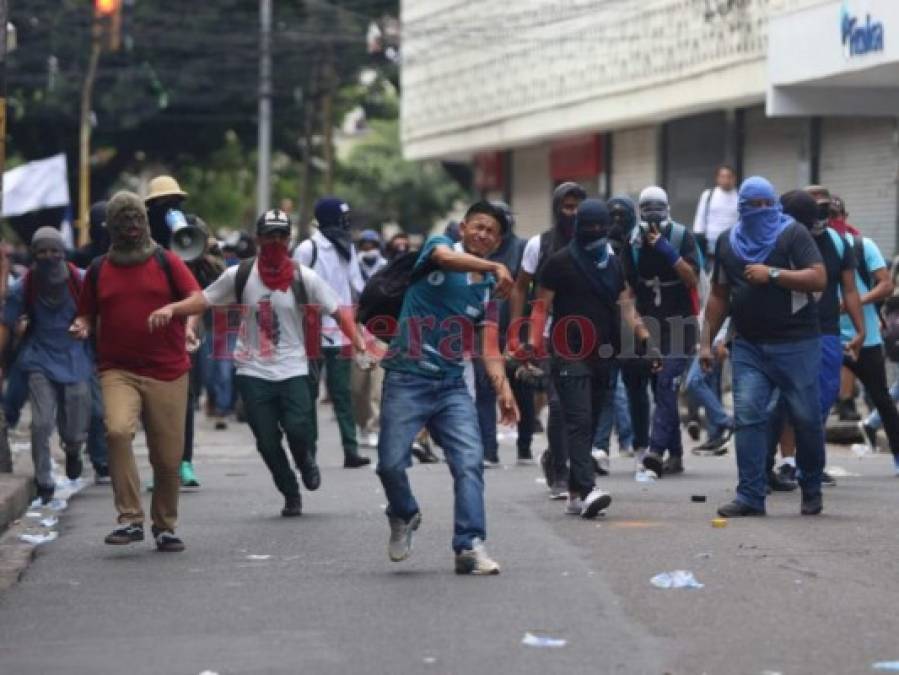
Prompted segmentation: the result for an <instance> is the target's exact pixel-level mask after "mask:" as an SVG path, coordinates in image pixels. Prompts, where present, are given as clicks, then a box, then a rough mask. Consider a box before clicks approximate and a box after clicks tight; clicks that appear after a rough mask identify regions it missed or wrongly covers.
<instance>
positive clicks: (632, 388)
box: [621, 360, 652, 450]
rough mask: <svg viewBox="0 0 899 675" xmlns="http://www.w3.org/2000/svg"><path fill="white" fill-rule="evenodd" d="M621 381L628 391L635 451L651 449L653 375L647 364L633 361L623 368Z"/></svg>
mask: <svg viewBox="0 0 899 675" xmlns="http://www.w3.org/2000/svg"><path fill="white" fill-rule="evenodd" d="M621 379H622V380H624V386H625V388H626V389H627V400H628V405H629V407H630V413H631V426H632V428H633V433H634V449H635V450H637V449H639V450H645V449H646V448H648V447H649V421H650V420H649V413H650V410H651V407H650V404H649V389H648V387H649V382H650V380H651V379H652V375H651V374H650V372H649V367H648V365H647V364H646V363H643V362H640V361H636V360H632V361H630V362H627V363H625V364H624V365H622V366H621Z"/></svg>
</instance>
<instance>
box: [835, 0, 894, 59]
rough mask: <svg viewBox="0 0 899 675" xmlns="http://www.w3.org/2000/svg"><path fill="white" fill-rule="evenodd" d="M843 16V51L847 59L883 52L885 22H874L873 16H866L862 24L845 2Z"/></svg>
mask: <svg viewBox="0 0 899 675" xmlns="http://www.w3.org/2000/svg"><path fill="white" fill-rule="evenodd" d="M841 14H842V22H841V23H842V36H843V51H844V52H845V54H846V56H847V57H849V58H852V57H854V56H864V55H865V54H871V53H873V52H882V51H883V34H884V28H883V22H881V21H873V20H872V19H871V15H870V14H866V15H865V21H864V23H862V22H861V21H860V20H859V18H858V17H857V16H855V15H854V14H852V13H850V11H849V7H848V4H847V3H845V2H844V3H843V9H842V12H841Z"/></svg>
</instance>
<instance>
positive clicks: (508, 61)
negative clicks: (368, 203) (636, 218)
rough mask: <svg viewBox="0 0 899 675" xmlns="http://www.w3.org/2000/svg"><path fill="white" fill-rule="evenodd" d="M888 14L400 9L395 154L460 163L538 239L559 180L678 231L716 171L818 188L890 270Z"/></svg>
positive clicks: (795, 2) (897, 196)
mask: <svg viewBox="0 0 899 675" xmlns="http://www.w3.org/2000/svg"><path fill="white" fill-rule="evenodd" d="M897 12H899V3H896V2H894V1H893V0H855V1H853V0H845V1H841V0H826V1H825V0H644V1H641V2H631V1H619V0H567V1H563V0H518V1H517V2H515V3H494V2H490V1H489V0H428V1H427V2H417V1H415V2H413V1H409V0H407V1H406V2H404V3H403V54H404V57H403V58H404V63H403V73H402V138H403V144H404V151H405V153H406V155H407V157H409V158H411V159H422V158H440V159H446V160H454V161H464V162H469V163H470V164H471V166H472V167H473V168H474V175H475V185H476V189H477V191H478V192H481V193H483V194H485V195H487V196H491V197H498V196H502V197H504V198H506V199H507V200H508V201H509V202H510V203H511V205H512V208H513V209H514V210H515V212H516V214H517V219H518V222H519V228H520V229H521V230H522V232H523V233H524V234H531V233H535V232H538V231H540V230H542V229H544V228H545V227H546V226H547V224H548V223H549V219H550V195H551V191H552V188H553V186H554V185H555V184H556V183H558V182H560V181H561V180H569V179H573V180H578V181H580V182H581V183H582V184H583V185H584V186H585V187H586V188H587V189H588V191H589V192H591V193H593V194H599V195H602V196H610V195H613V194H629V195H631V196H635V195H636V194H637V193H639V191H640V190H641V189H642V188H643V187H645V186H647V185H650V184H653V183H659V184H661V185H663V186H665V187H666V188H667V189H668V191H669V194H670V195H671V201H672V209H673V214H674V217H675V218H677V219H678V220H680V221H683V222H687V223H692V221H693V217H694V212H695V208H696V203H697V200H698V198H699V195H700V194H701V192H702V190H703V189H704V188H706V187H708V186H709V185H711V183H712V179H713V173H714V169H715V167H716V166H717V165H718V164H720V163H723V162H726V163H729V164H731V165H733V166H735V168H736V169H737V170H738V173H740V174H741V175H743V176H748V175H752V174H762V175H765V176H767V177H769V178H770V179H771V180H772V182H774V184H775V186H776V187H777V188H778V189H779V190H781V191H786V190H788V189H792V188H795V187H802V186H805V185H807V184H809V183H814V182H821V183H824V184H826V185H828V186H829V187H831V189H832V190H833V191H834V192H835V193H837V194H840V195H841V196H842V197H843V198H844V199H845V200H846V203H847V206H848V209H849V211H850V221H851V222H853V223H855V224H856V225H857V226H858V227H860V228H861V229H863V230H864V231H865V232H866V233H867V234H870V235H871V236H872V237H874V238H875V240H876V241H877V242H878V243H879V244H880V245H881V247H882V248H883V250H884V253H886V254H891V253H893V252H894V251H896V250H897V241H896V238H897V218H899V208H897V201H899V191H897V187H896V181H897V174H899V151H897V117H896V116H897V114H899V105H897V104H899V99H894V98H893V97H899V66H897V65H896V61H895V60H894V53H893V51H891V50H892V49H893V44H894V43H893V42H892V30H896V31H899V16H897ZM897 36H899V33H897ZM895 45H896V46H897V47H899V37H897V41H896V42H895ZM895 58H896V59H899V54H897V55H895ZM809 90H811V91H809Z"/></svg>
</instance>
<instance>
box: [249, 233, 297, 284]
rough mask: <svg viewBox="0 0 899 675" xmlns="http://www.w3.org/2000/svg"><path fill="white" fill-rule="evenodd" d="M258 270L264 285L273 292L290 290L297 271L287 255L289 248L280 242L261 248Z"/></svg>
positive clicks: (257, 261) (257, 264) (270, 243)
mask: <svg viewBox="0 0 899 675" xmlns="http://www.w3.org/2000/svg"><path fill="white" fill-rule="evenodd" d="M256 268H257V269H258V270H259V278H260V279H262V283H263V284H265V286H266V287H267V288H269V289H270V290H273V291H286V290H287V289H288V288H290V283H291V282H292V281H293V275H294V272H295V270H296V268H295V267H294V266H293V261H292V260H291V259H290V256H289V255H288V254H287V246H285V245H284V244H281V243H278V242H269V243H267V244H263V245H262V246H261V247H260V249H259V257H258V258H257V259H256Z"/></svg>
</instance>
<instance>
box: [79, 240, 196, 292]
mask: <svg viewBox="0 0 899 675" xmlns="http://www.w3.org/2000/svg"><path fill="white" fill-rule="evenodd" d="M153 257H154V258H155V259H156V264H157V265H159V267H160V268H161V269H162V271H163V272H164V273H165V278H166V281H168V284H169V292H170V293H171V295H172V300H180V299H181V293H180V292H179V291H178V286H177V285H175V277H174V276H173V275H172V265H171V263H169V259H168V257H167V256H166V254H165V249H164V248H162V246H158V245H157V246H156V249H155V250H154V251H153ZM104 262H106V256H105V255H101V256H97V257H96V258H94V259H93V260H91V264H90V265H89V266H88V268H87V274H86V275H85V283H87V285H88V288H90V292H91V293H92V294H93V296H94V299H95V300H96V297H97V282H98V281H99V279H100V268H101V267H103V263H104ZM95 304H96V303H95Z"/></svg>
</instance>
